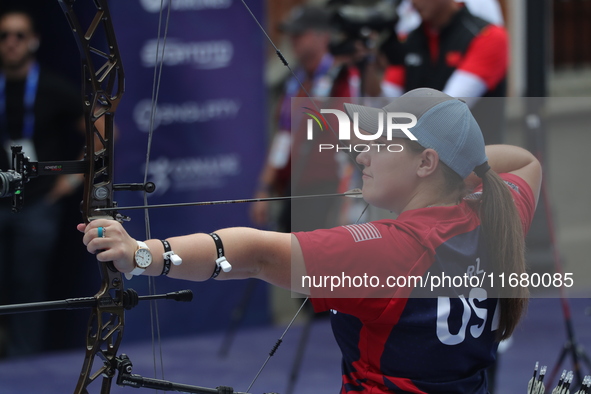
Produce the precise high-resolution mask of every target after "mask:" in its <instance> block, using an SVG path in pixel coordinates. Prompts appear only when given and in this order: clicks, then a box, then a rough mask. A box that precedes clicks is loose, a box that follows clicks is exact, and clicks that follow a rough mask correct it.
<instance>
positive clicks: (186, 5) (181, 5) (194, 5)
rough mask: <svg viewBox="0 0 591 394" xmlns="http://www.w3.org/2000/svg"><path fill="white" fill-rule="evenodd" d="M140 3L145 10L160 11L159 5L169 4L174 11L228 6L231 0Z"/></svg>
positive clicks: (145, 0)
mask: <svg viewBox="0 0 591 394" xmlns="http://www.w3.org/2000/svg"><path fill="white" fill-rule="evenodd" d="M162 2H164V4H162ZM140 3H141V5H142V7H144V10H146V11H147V12H160V7H161V5H163V6H164V7H168V5H169V4H170V8H171V9H172V10H174V11H199V10H207V9H224V8H230V6H231V5H232V0H140Z"/></svg>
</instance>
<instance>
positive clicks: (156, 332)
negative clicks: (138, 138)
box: [143, 0, 171, 392]
mask: <svg viewBox="0 0 591 394" xmlns="http://www.w3.org/2000/svg"><path fill="white" fill-rule="evenodd" d="M170 9H171V7H170V6H169V7H168V11H167V14H166V21H165V24H164V35H162V18H163V14H164V0H160V11H159V14H158V35H157V40H156V59H155V61H154V76H153V80H152V98H151V104H152V108H151V111H150V126H149V128H148V143H147V148H146V162H145V168H144V185H145V184H146V183H147V182H148V173H149V166H150V153H151V151H152V137H153V135H154V120H155V118H156V112H157V110H158V96H159V94H160V82H161V79H162V68H163V64H164V51H165V50H166V38H167V35H168V25H169V21H170ZM161 41H162V50H160V42H161ZM143 199H144V205H145V206H148V192H147V191H146V190H145V189H144V193H143ZM144 222H145V227H146V239H151V238H152V235H151V231H150V214H149V209H147V208H146V209H145V210H144ZM148 293H149V294H151V295H153V294H156V282H155V280H154V277H151V276H150V277H148ZM150 328H151V335H152V358H153V360H154V376H156V377H157V375H158V365H157V364H158V363H157V360H158V357H156V353H157V352H158V353H159V360H160V361H159V362H160V377H161V378H162V379H164V362H163V355H162V341H161V336H160V318H159V313H158V303H157V301H156V300H151V301H150ZM155 337H156V339H157V341H158V350H157V349H156V345H155ZM157 392H159V391H157Z"/></svg>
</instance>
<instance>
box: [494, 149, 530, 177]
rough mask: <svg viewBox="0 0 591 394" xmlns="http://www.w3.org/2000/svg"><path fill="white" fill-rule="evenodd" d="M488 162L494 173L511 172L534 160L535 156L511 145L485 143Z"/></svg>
mask: <svg viewBox="0 0 591 394" xmlns="http://www.w3.org/2000/svg"><path fill="white" fill-rule="evenodd" d="M486 155H487V156H488V164H489V165H490V167H491V168H492V169H493V171H495V172H496V173H504V172H513V171H517V170H520V169H522V168H524V167H525V166H527V165H529V164H531V163H532V162H534V161H536V157H535V156H534V155H533V154H532V153H531V152H529V151H528V150H525V149H523V148H520V147H518V146H513V145H487V146H486Z"/></svg>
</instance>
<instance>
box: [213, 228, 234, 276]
mask: <svg viewBox="0 0 591 394" xmlns="http://www.w3.org/2000/svg"><path fill="white" fill-rule="evenodd" d="M209 236H210V237H211V238H213V242H215V249H216V253H217V255H218V258H217V259H216V261H215V268H214V270H213V273H212V274H211V277H210V279H215V278H217V276H218V275H219V274H220V272H221V271H222V269H223V270H224V272H229V271H230V270H231V269H232V266H231V265H230V263H229V262H228V261H227V260H226V257H225V255H224V244H223V243H222V239H221V238H220V236H219V235H217V234H216V233H209Z"/></svg>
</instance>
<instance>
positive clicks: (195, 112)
mask: <svg viewBox="0 0 591 394" xmlns="http://www.w3.org/2000/svg"><path fill="white" fill-rule="evenodd" d="M240 106H241V104H240V101H238V100H235V99H216V100H207V101H203V102H195V101H186V102H184V103H158V106H157V108H156V115H155V116H154V130H156V129H157V128H158V126H168V125H171V124H179V123H180V124H192V123H201V122H208V121H211V120H223V119H232V118H235V117H236V116H237V115H238V111H239V110H240ZM151 113H152V101H151V100H147V99H146V100H141V101H139V102H138V103H137V104H136V106H135V108H134V110H133V119H134V121H135V124H136V126H137V128H138V129H139V130H140V131H144V132H147V131H149V130H150V116H151Z"/></svg>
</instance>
